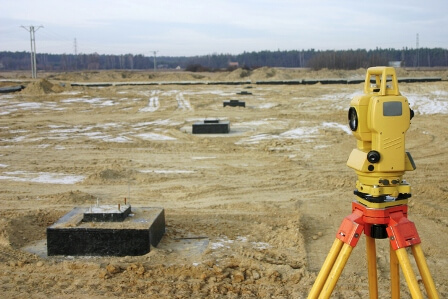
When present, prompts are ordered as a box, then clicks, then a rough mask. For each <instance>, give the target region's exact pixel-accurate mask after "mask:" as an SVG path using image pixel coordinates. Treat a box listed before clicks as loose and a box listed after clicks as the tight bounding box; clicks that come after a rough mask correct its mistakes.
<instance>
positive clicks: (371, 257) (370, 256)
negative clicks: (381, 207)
mask: <svg viewBox="0 0 448 299" xmlns="http://www.w3.org/2000/svg"><path fill="white" fill-rule="evenodd" d="M366 250H367V270H368V276H369V294H370V299H378V276H377V270H376V245H375V239H374V238H372V237H370V236H367V235H366Z"/></svg>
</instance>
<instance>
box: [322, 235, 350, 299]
mask: <svg viewBox="0 0 448 299" xmlns="http://www.w3.org/2000/svg"><path fill="white" fill-rule="evenodd" d="M352 250H353V247H351V246H350V245H348V244H347V243H344V245H343V246H342V249H341V252H340V253H339V255H338V258H337V259H336V261H335V263H334V266H333V268H332V269H331V272H330V274H329V275H328V279H327V281H326V282H325V284H324V287H323V289H322V292H321V293H320V296H319V299H328V298H330V296H331V293H332V292H333V290H334V287H335V286H336V283H337V282H338V279H339V276H341V273H342V270H344V267H345V264H346V263H347V261H348V258H349V257H350V254H351V253H352Z"/></svg>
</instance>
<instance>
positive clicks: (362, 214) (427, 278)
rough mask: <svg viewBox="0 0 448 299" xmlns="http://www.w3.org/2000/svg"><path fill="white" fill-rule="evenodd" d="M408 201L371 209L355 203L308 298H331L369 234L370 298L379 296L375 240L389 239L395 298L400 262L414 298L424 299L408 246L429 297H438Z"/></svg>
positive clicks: (367, 245)
mask: <svg viewBox="0 0 448 299" xmlns="http://www.w3.org/2000/svg"><path fill="white" fill-rule="evenodd" d="M403 202H405V203H406V204H399V205H394V206H389V207H385V208H369V207H367V206H365V205H363V204H361V203H360V202H358V201H353V203H352V214H350V215H349V216H347V217H345V218H344V220H343V221H342V224H341V226H340V227H339V229H338V232H337V234H336V240H335V241H334V243H333V245H332V247H331V249H330V252H329V254H328V256H327V258H326V259H325V261H324V264H323V266H322V268H321V270H320V272H319V275H318V276H317V278H316V281H315V282H314V285H313V287H312V289H311V291H310V293H309V295H308V299H315V298H329V297H330V296H331V293H332V292H333V289H334V287H335V286H336V283H337V281H338V279H339V276H340V275H341V273H342V270H343V269H344V266H345V264H346V263H347V261H348V258H349V257H350V254H351V252H352V250H353V248H354V247H355V246H356V244H357V243H358V241H359V238H360V237H361V234H362V232H364V234H365V235H366V248H367V267H368V278H369V293H370V298H378V281H377V269H376V247H375V239H384V238H389V241H390V281H391V283H390V285H391V295H392V299H396V298H400V276H399V275H400V274H399V265H400V266H401V269H402V272H403V275H404V277H405V279H406V283H407V284H408V288H409V291H410V293H411V295H412V298H423V296H422V293H421V291H420V288H419V285H418V282H417V279H416V277H415V274H414V272H413V270H412V267H411V263H410V261H409V257H408V255H407V252H406V247H411V249H412V254H413V255H414V258H415V261H416V263H417V267H418V269H419V272H420V275H421V277H422V280H423V284H424V286H425V289H426V292H427V294H428V297H429V298H439V296H438V294H437V291H436V288H435V284H434V281H433V279H432V277H431V274H430V272H429V269H428V265H427V264H426V260H425V257H424V255H423V251H422V249H421V247H420V243H421V241H420V238H419V236H418V233H417V229H416V227H415V225H414V223H413V222H411V221H410V220H408V218H407V210H408V206H407V200H404V201H403Z"/></svg>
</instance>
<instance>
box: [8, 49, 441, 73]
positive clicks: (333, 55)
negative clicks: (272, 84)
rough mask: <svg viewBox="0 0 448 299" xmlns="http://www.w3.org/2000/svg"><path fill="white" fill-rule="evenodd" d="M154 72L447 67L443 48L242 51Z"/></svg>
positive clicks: (22, 59)
mask: <svg viewBox="0 0 448 299" xmlns="http://www.w3.org/2000/svg"><path fill="white" fill-rule="evenodd" d="M30 56H31V55H30V52H26V51H24V52H6V51H3V52H0V70H3V71H9V70H10V71H17V70H29V69H30V66H31V62H30V61H31V57H30ZM36 61H37V70H38V71H39V70H40V71H77V70H111V69H126V70H148V69H154V57H152V56H144V55H142V54H137V55H135V54H125V55H106V54H98V53H92V54H77V55H75V54H46V53H37V54H36ZM155 61H156V68H157V69H176V68H177V69H183V70H189V71H217V70H222V69H232V68H236V67H242V68H248V69H254V68H258V67H263V66H267V67H291V68H300V67H303V68H311V69H316V70H318V69H323V68H327V69H347V70H350V69H358V68H367V67H370V66H377V65H388V64H389V62H392V61H394V62H396V63H397V62H398V63H399V64H400V66H402V67H448V50H447V49H443V48H420V49H408V48H403V49H401V50H400V49H381V48H377V49H374V50H365V49H357V50H326V51H321V50H314V49H310V50H289V51H281V50H278V51H259V52H244V53H242V54H238V55H231V54H210V55H202V56H192V57H185V56H178V57H170V56H160V57H156V59H155Z"/></svg>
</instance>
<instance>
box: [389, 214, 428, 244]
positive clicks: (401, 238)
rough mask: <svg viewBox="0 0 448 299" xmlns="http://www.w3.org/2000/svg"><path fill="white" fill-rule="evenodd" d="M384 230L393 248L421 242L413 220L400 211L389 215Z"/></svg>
mask: <svg viewBox="0 0 448 299" xmlns="http://www.w3.org/2000/svg"><path fill="white" fill-rule="evenodd" d="M386 231H387V235H388V236H389V240H390V244H391V245H392V249H393V250H397V249H399V248H403V247H410V246H412V245H415V244H420V243H421V240H420V237H419V235H418V232H417V228H416V227H415V224H414V222H412V221H410V220H409V219H408V218H406V217H405V216H404V215H403V213H401V212H396V213H392V214H391V215H390V222H389V225H388V226H387V228H386Z"/></svg>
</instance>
